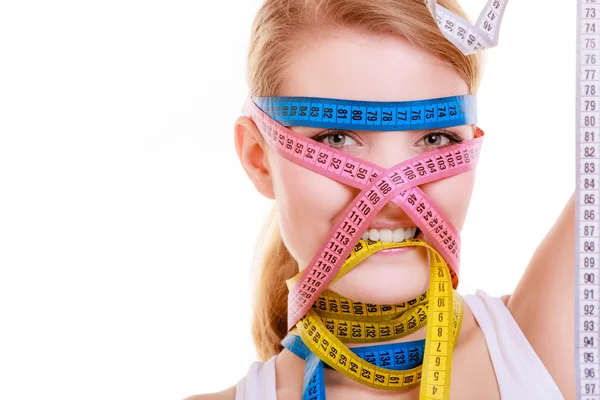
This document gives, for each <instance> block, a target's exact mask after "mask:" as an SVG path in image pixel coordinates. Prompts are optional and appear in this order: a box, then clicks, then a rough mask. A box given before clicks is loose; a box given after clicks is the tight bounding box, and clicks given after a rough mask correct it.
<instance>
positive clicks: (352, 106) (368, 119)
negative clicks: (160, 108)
mask: <svg viewBox="0 0 600 400" xmlns="http://www.w3.org/2000/svg"><path fill="white" fill-rule="evenodd" d="M425 3H426V5H427V7H428V9H429V10H430V12H431V13H432V15H433V16H434V18H435V19H436V22H437V25H438V27H439V28H440V30H441V31H442V33H443V34H444V35H445V36H446V38H448V40H450V41H451V42H452V43H454V44H455V45H456V46H457V47H458V48H459V49H460V50H461V51H462V52H463V53H465V54H471V53H474V52H476V51H479V50H482V49H485V48H489V47H492V46H495V45H496V44H497V39H498V31H499V27H500V22H501V20H502V15H503V12H504V8H505V6H506V1H500V0H490V1H489V2H488V4H487V5H486V7H485V8H484V10H483V12H482V13H481V15H480V17H479V19H478V21H477V23H476V24H475V25H471V24H470V23H469V22H467V21H465V20H464V19H462V18H460V17H458V16H456V15H454V14H453V13H452V12H450V11H449V10H447V9H445V8H444V7H441V6H438V5H437V2H436V1H433V0H425ZM243 112H244V113H245V114H246V115H248V116H250V117H251V118H252V119H253V120H254V122H255V123H256V125H257V126H258V128H259V130H260V132H261V134H262V135H263V137H264V138H265V140H266V142H267V143H268V144H269V145H270V146H272V147H273V148H274V149H275V150H276V151H277V152H278V154H280V155H281V156H283V157H284V158H286V159H287V160H289V161H291V162H293V163H295V164H297V165H299V166H302V167H304V168H307V169H310V170H312V171H315V172H317V173H319V174H321V175H324V176H327V177H329V178H331V179H334V180H336V181H338V182H340V183H344V184H347V185H350V186H352V187H355V188H358V189H360V190H361V192H360V194H359V195H358V196H357V197H356V198H355V199H354V201H353V202H352V203H351V204H350V205H348V207H347V208H346V209H345V210H344V211H343V212H342V213H341V217H340V218H339V219H338V221H336V223H335V224H334V226H333V227H332V228H331V230H330V231H329V233H328V235H327V236H328V238H329V239H328V240H327V241H325V243H324V244H323V245H322V246H321V247H320V248H319V250H318V251H317V253H316V254H315V256H314V257H313V258H312V260H311V261H310V262H309V264H308V266H307V267H306V268H304V269H303V270H302V271H300V272H299V273H298V274H297V275H296V276H295V277H294V278H292V279H291V280H289V281H288V288H289V290H290V294H289V296H288V331H289V332H290V334H291V335H292V336H295V334H297V335H298V336H296V338H290V336H289V335H288V337H286V339H285V340H284V341H283V342H282V343H283V344H284V345H285V346H286V347H289V348H290V349H292V351H294V353H295V354H297V355H298V356H299V357H302V358H304V359H306V360H309V359H310V358H311V357H314V356H316V357H318V358H319V359H320V361H319V362H317V363H316V368H315V369H314V371H312V372H309V371H308V370H306V371H305V374H306V376H305V378H308V377H309V376H310V379H308V382H307V383H308V384H305V391H304V395H305V396H309V397H308V398H310V399H313V398H314V399H317V398H319V399H322V398H324V394H325V392H324V381H323V375H322V373H323V363H326V364H327V365H329V366H330V367H331V368H333V369H335V370H337V371H338V372H340V373H342V374H344V375H345V376H347V377H349V378H351V379H354V380H355V381H357V382H360V383H362V384H364V385H367V386H371V387H374V388H378V389H383V390H398V389H406V388H410V387H414V386H417V385H420V398H421V399H445V400H447V399H449V396H450V381H451V371H452V351H453V348H454V345H455V343H456V339H457V336H458V332H459V330H460V322H461V320H462V303H461V300H460V296H458V295H456V296H455V295H454V289H455V288H456V287H457V285H458V272H459V268H460V235H459V234H458V231H457V230H456V228H455V227H454V226H453V225H452V224H451V222H450V221H449V219H448V218H447V217H446V216H445V215H444V214H443V213H442V211H441V210H440V209H439V208H438V207H437V206H436V205H435V204H434V203H433V201H431V199H430V198H429V197H428V196H427V195H426V194H425V193H424V192H423V191H422V190H421V189H420V188H419V186H420V185H423V184H425V183H429V182H433V181H436V180H439V179H444V178H447V177H451V176H455V175H458V174H461V173H463V172H467V171H470V170H471V169H473V168H475V165H476V163H477V160H478V158H479V152H480V148H481V145H482V140H483V135H484V133H483V131H482V130H481V129H479V128H477V127H476V130H475V135H474V137H475V138H474V139H472V140H465V141H463V142H461V143H459V144H454V145H451V146H446V147H443V148H440V149H439V150H435V151H431V152H428V153H426V154H424V155H421V156H418V157H414V158H412V159H410V160H406V161H404V162H401V163H399V164H397V165H395V166H393V167H391V168H389V169H385V168H381V167H379V166H378V165H376V164H373V163H369V162H367V161H366V160H362V159H359V158H357V157H353V156H352V155H350V154H346V153H343V152H341V151H339V150H337V149H335V148H333V147H330V146H326V145H323V144H322V143H319V142H317V141H315V140H312V139H309V138H306V137H303V136H301V135H298V134H297V133H295V132H294V131H292V130H291V129H288V128H286V127H285V125H287V126H313V127H321V128H337V129H352V130H377V131H384V130H387V131H395V130H416V129H433V128H436V127H437V128H441V127H448V126H458V125H465V124H475V123H476V104H475V96H453V97H448V98H439V99H429V100H418V101H412V102H360V101H354V100H340V99H324V98H309V97H285V98H284V97H255V98H251V97H249V98H248V99H247V101H246V103H245V105H244V110H243ZM390 201H392V202H394V203H395V204H397V205H398V206H399V207H400V208H402V209H403V210H404V212H405V213H406V214H407V215H408V216H409V217H410V218H411V220H413V221H414V222H415V224H416V225H417V226H418V227H419V229H420V230H421V233H420V234H419V235H418V236H417V239H408V240H405V241H404V242H402V243H382V242H379V241H377V242H372V241H363V240H359V239H360V238H361V236H362V234H363V233H364V232H365V231H366V229H367V228H368V226H369V222H370V221H371V220H372V218H373V217H374V216H375V215H376V214H377V213H378V212H379V211H380V210H381V208H383V207H384V206H385V204H387V203H388V202H390ZM425 237H426V238H427V239H428V242H430V243H431V246H430V245H428V244H426V243H425V242H424V241H422V240H420V239H422V238H425ZM405 246H422V247H425V248H427V249H428V250H429V254H430V257H429V258H430V263H431V264H430V266H431V268H430V287H429V290H428V292H427V293H426V294H424V295H422V296H421V297H423V296H425V297H423V299H420V300H419V299H414V300H413V301H412V302H414V303H413V304H410V305H409V306H406V305H404V307H406V310H405V312H402V313H399V314H393V313H391V314H390V313H389V311H391V309H392V308H393V309H395V310H397V308H398V307H401V305H398V306H393V307H392V306H387V307H389V308H390V309H389V310H388V309H387V308H386V309H385V310H386V313H385V314H384V312H383V311H384V309H383V308H382V307H384V306H378V305H368V304H367V305H362V303H359V302H354V301H352V300H351V299H346V298H344V297H343V296H340V295H338V294H336V293H334V292H331V291H328V290H327V287H328V286H329V285H330V284H331V283H332V282H334V281H335V280H337V279H339V278H341V277H342V276H343V275H344V274H345V273H347V272H348V271H349V270H351V269H352V268H353V267H355V266H356V265H358V264H359V263H360V262H361V261H362V260H364V258H366V257H368V256H369V255H371V254H373V253H375V252H377V251H380V250H383V249H386V248H395V247H405ZM446 261H447V262H446ZM430 301H431V304H432V306H431V307H430V306H429V304H430ZM333 305H335V309H334V308H332V307H333ZM350 305H352V309H350V310H348V312H347V313H346V314H347V315H337V314H339V313H343V312H344V311H343V310H344V309H347V307H349V306H350ZM363 306H364V307H366V309H365V308H364V307H363ZM370 306H373V307H370ZM315 307H317V309H315ZM336 310H338V311H336ZM340 310H342V311H340ZM365 311H366V315H364V314H359V312H362V313H364V312H365ZM369 313H371V314H373V315H369ZM324 321H325V322H324ZM427 321H428V322H427ZM424 323H426V325H427V331H426V338H427V339H426V343H427V345H426V346H425V350H424V356H423V361H422V364H421V365H419V366H416V367H410V368H408V367H407V368H408V369H406V368H404V369H400V370H395V369H391V368H386V366H382V365H378V364H377V363H376V362H372V361H373V359H368V360H367V359H365V358H362V357H361V356H360V355H359V354H357V353H355V352H354V351H351V350H350V349H348V347H346V346H345V345H344V344H343V343H344V342H346V343H365V342H377V341H384V340H391V339H393V338H398V337H403V336H405V335H406V334H409V333H410V332H412V331H414V330H416V329H418V327H419V325H418V324H424ZM294 326H295V328H294ZM348 328H352V330H351V331H349V330H348ZM350 332H351V333H352V334H350ZM297 337H299V338H300V340H301V342H302V344H303V346H301V345H299V344H298V343H299V342H298V339H297ZM369 351H370V350H369ZM311 354H312V356H311ZM375 358H376V357H375ZM306 364H307V367H308V366H309V363H308V361H307V363H306ZM311 374H312V375H311ZM315 374H316V375H315ZM421 381H423V382H421ZM305 383H306V381H305ZM321 394H322V396H321ZM311 396H312V397H311Z"/></svg>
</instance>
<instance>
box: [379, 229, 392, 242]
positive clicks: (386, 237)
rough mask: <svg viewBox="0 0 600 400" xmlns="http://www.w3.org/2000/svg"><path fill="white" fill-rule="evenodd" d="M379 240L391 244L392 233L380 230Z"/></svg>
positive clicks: (387, 230)
mask: <svg viewBox="0 0 600 400" xmlns="http://www.w3.org/2000/svg"><path fill="white" fill-rule="evenodd" d="M379 240H381V241H382V242H391V241H392V231H391V230H389V229H382V230H381V231H379Z"/></svg>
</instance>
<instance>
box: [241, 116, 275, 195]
mask: <svg viewBox="0 0 600 400" xmlns="http://www.w3.org/2000/svg"><path fill="white" fill-rule="evenodd" d="M233 133H234V141H235V150H236V152H237V154H238V157H239V159H240V162H241V163H242V167H244V171H246V175H248V177H249V178H250V180H251V181H252V183H253V184H254V187H255V188H256V190H258V191H259V192H260V193H261V194H262V195H263V196H265V197H266V198H268V199H271V200H273V199H275V193H274V191H273V179H272V175H271V171H270V169H269V164H268V159H267V153H266V151H265V150H266V149H265V147H266V146H269V145H268V143H266V142H265V140H264V138H263V137H262V135H261V133H260V131H259V130H258V127H257V126H256V124H255V123H254V121H252V120H251V119H250V118H248V117H239V118H238V119H237V121H235V128H234V130H233Z"/></svg>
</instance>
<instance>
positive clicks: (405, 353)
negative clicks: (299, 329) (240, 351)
mask: <svg viewBox="0 0 600 400" xmlns="http://www.w3.org/2000/svg"><path fill="white" fill-rule="evenodd" d="M281 344H282V345H283V346H284V347H285V348H286V349H288V350H289V351H291V352H292V353H294V354H295V355H297V356H298V357H300V358H302V359H303V360H306V367H305V369H304V378H305V381H304V388H303V390H302V400H325V376H324V369H323V368H324V367H326V368H331V367H329V365H327V364H325V363H324V362H323V361H321V360H320V359H319V358H317V357H316V356H315V355H314V354H313V353H312V352H311V351H310V350H309V348H308V347H306V345H305V344H304V342H303V341H302V339H301V338H300V336H296V335H292V334H288V335H287V336H286V337H285V338H284V339H283V340H282V341H281ZM350 350H351V351H352V352H353V353H354V354H356V355H357V356H359V357H360V358H362V359H363V360H365V361H367V362H369V363H371V364H373V365H377V366H378V367H382V368H388V369H393V370H397V371H401V370H407V369H412V368H415V367H418V366H419V365H421V364H423V355H424V354H425V339H421V340H415V341H411V342H401V343H391V344H378V345H374V346H361V347H352V348H350ZM308 377H310V378H309V379H308V380H307V378H308Z"/></svg>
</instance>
